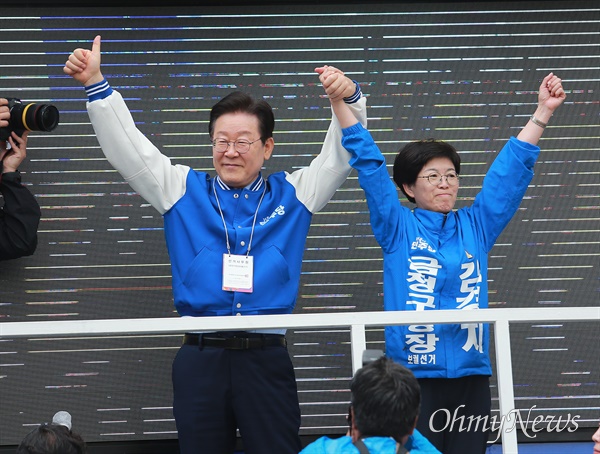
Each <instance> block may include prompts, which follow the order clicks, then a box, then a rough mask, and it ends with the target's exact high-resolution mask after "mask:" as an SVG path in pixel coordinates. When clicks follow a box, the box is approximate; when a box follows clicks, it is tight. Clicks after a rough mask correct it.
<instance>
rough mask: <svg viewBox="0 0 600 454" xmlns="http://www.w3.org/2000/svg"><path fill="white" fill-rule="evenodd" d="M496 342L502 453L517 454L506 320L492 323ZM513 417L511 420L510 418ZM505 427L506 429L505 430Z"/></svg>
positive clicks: (510, 358) (515, 422) (508, 335)
mask: <svg viewBox="0 0 600 454" xmlns="http://www.w3.org/2000/svg"><path fill="white" fill-rule="evenodd" d="M494 338H495V342H496V375H497V377H498V401H499V404H500V405H499V406H500V421H499V423H500V426H499V430H500V431H501V435H502V453H503V454H518V452H519V448H518V445H517V420H516V418H517V416H516V409H515V394H514V390H513V373H512V356H511V352H510V329H509V323H508V320H497V321H496V323H495V324H494ZM511 417H512V418H514V420H511V419H510V418H511ZM505 429H506V430H505Z"/></svg>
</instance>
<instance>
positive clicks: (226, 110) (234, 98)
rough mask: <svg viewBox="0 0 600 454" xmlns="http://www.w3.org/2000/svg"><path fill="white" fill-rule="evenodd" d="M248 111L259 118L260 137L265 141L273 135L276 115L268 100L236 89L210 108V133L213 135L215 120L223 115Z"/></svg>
mask: <svg viewBox="0 0 600 454" xmlns="http://www.w3.org/2000/svg"><path fill="white" fill-rule="evenodd" d="M238 112H239V113H247V114H250V115H254V116H255V117H256V118H258V124H259V128H260V139H261V140H262V142H263V143H265V141H266V140H267V139H268V138H269V137H273V130H274V129H275V115H274V114H273V109H272V108H271V106H270V105H269V103H268V102H267V101H264V100H262V99H261V100H256V99H254V98H253V97H252V96H250V95H249V94H247V93H244V92H241V91H234V92H233V93H230V94H228V95H227V96H225V97H224V98H223V99H221V100H220V101H219V102H217V103H216V104H215V105H214V106H213V107H212V109H211V110H210V120H209V122H208V134H209V135H210V138H211V139H212V137H213V132H214V126H215V122H216V121H217V119H218V118H219V117H220V116H221V115H225V114H230V113H238Z"/></svg>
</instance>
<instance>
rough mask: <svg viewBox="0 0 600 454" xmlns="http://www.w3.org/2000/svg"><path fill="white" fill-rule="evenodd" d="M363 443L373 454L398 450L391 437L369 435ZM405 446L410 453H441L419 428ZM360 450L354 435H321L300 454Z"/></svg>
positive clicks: (347, 453)
mask: <svg viewBox="0 0 600 454" xmlns="http://www.w3.org/2000/svg"><path fill="white" fill-rule="evenodd" d="M363 443H364V444H365V446H366V447H367V449H368V450H369V452H370V453H372V454H394V453H395V452H396V440H394V439H393V438H390V437H367V438H363ZM404 447H405V448H406V449H407V450H408V451H409V452H410V454H441V453H440V451H438V450H437V449H436V447H435V446H433V445H432V444H431V442H430V441H429V440H428V439H427V438H425V437H424V436H423V435H422V434H421V433H420V432H419V431H418V430H417V429H415V430H414V431H413V434H412V435H411V436H410V437H408V441H407V442H406V444H405V445H404ZM358 452H359V450H358V448H357V447H356V446H354V444H353V443H352V437H349V436H347V435H346V436H343V437H340V438H329V437H321V438H319V439H317V440H315V441H314V442H312V443H311V444H309V445H308V446H307V447H306V448H304V449H303V450H302V451H300V454H357V453H358Z"/></svg>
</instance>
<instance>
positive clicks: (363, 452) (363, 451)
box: [352, 439, 409, 454]
mask: <svg viewBox="0 0 600 454" xmlns="http://www.w3.org/2000/svg"><path fill="white" fill-rule="evenodd" d="M352 444H353V445H354V446H356V449H358V452H360V454H370V452H369V448H367V445H365V443H364V442H363V441H362V440H361V439H358V440H356V441H353V442H352ZM396 454H409V453H408V451H407V450H406V448H405V447H404V446H402V445H401V444H398V448H397V449H396Z"/></svg>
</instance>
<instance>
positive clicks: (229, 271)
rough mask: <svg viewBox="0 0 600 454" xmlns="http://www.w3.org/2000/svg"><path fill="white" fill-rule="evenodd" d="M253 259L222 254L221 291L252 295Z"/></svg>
mask: <svg viewBox="0 0 600 454" xmlns="http://www.w3.org/2000/svg"><path fill="white" fill-rule="evenodd" d="M253 282H254V257H252V256H248V255H230V254H223V290H225V291H229V292H244V293H252V290H253Z"/></svg>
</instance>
